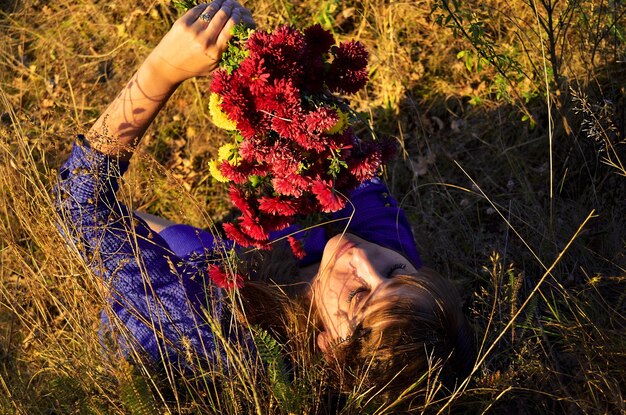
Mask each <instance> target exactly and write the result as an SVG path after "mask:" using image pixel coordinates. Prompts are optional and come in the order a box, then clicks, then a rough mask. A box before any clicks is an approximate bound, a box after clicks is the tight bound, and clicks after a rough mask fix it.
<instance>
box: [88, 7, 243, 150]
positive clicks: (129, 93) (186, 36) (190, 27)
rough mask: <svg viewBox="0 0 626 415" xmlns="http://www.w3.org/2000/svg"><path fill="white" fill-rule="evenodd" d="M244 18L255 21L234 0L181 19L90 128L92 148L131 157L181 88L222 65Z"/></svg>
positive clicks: (197, 11) (199, 10)
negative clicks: (226, 51) (222, 58)
mask: <svg viewBox="0 0 626 415" xmlns="http://www.w3.org/2000/svg"><path fill="white" fill-rule="evenodd" d="M240 22H244V23H246V24H248V25H249V26H254V21H253V19H252V16H251V14H250V11H249V10H247V9H246V8H244V7H242V6H241V5H240V4H239V3H237V2H236V1H234V0H216V1H214V2H213V3H210V4H200V5H198V6H196V7H194V8H193V9H191V10H189V11H188V12H187V13H186V14H185V15H184V16H182V17H181V18H180V19H178V20H177V21H176V23H174V25H173V26H172V28H171V30H170V31H169V32H168V33H167V34H166V35H165V37H163V39H162V40H161V42H160V43H159V44H158V45H157V46H156V48H154V50H153V51H152V53H150V55H149V56H148V57H147V58H146V60H145V61H144V62H143V64H142V65H141V66H140V67H139V69H138V70H137V72H136V73H135V74H134V75H133V76H132V78H131V79H130V80H129V81H128V83H127V84H126V86H125V87H124V89H122V91H121V92H120V93H119V94H118V95H117V97H116V98H115V100H114V101H113V102H112V103H111V104H110V105H109V107H108V108H107V109H106V110H105V111H104V112H103V113H102V115H101V116H100V118H98V120H97V121H96V123H95V124H94V125H93V127H92V128H91V129H90V131H89V133H88V134H87V139H88V141H89V142H90V144H91V146H92V148H94V149H96V150H99V151H100V152H102V153H104V154H108V155H114V156H120V158H121V160H123V161H126V160H128V159H130V157H131V156H132V154H133V151H134V149H135V147H136V146H137V144H138V143H139V140H140V139H141V137H142V136H143V134H144V133H145V131H146V129H147V128H148V127H149V126H150V124H151V123H152V120H154V118H155V117H156V115H157V114H158V112H159V110H160V109H161V108H162V107H163V105H164V104H165V103H166V102H167V100H168V99H169V97H170V96H171V95H172V94H173V93H174V91H175V90H176V88H178V86H179V85H180V84H181V83H182V82H183V81H184V80H186V79H189V78H192V77H195V76H206V75H209V74H210V73H211V72H212V71H213V70H214V69H215V68H216V67H217V65H218V62H219V59H220V57H221V55H222V52H223V51H224V50H225V49H226V44H227V43H228V41H229V40H230V38H231V37H232V34H231V29H232V28H233V26H235V25H236V24H238V23H240Z"/></svg>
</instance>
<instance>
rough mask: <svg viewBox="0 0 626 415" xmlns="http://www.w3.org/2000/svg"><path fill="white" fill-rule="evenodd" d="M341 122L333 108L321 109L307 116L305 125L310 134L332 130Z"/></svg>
mask: <svg viewBox="0 0 626 415" xmlns="http://www.w3.org/2000/svg"><path fill="white" fill-rule="evenodd" d="M337 121H339V115H337V111H336V110H334V109H332V108H327V107H319V108H317V109H315V110H314V111H311V112H309V113H308V114H307V115H306V118H305V121H304V122H305V123H306V127H307V130H308V132H309V133H314V132H316V133H322V132H324V131H327V130H330V129H331V128H332V127H333V126H334V125H335V124H337Z"/></svg>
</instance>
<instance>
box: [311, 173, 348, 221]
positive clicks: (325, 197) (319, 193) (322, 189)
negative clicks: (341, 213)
mask: <svg viewBox="0 0 626 415" xmlns="http://www.w3.org/2000/svg"><path fill="white" fill-rule="evenodd" d="M311 191H312V192H313V194H314V195H315V196H316V197H317V200H318V202H319V204H320V208H321V210H322V212H327V213H330V212H336V211H338V210H340V209H342V208H343V207H344V206H345V205H346V201H345V199H344V198H343V197H341V196H339V195H338V194H337V193H336V192H335V190H334V189H333V187H332V182H331V181H330V180H319V179H318V180H316V181H315V182H314V183H313V186H311Z"/></svg>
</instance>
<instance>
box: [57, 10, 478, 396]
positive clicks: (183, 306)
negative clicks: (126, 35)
mask: <svg viewBox="0 0 626 415" xmlns="http://www.w3.org/2000/svg"><path fill="white" fill-rule="evenodd" d="M240 22H243V23H244V24H246V25H249V26H251V27H252V26H253V25H254V21H253V19H252V16H251V14H250V12H249V11H248V10H247V9H245V8H244V7H242V6H240V5H239V4H238V3H237V2H235V1H232V0H225V1H224V0H217V1H215V2H213V3H212V4H209V5H206V4H203V5H199V6H197V7H195V8H193V9H191V10H189V11H188V12H187V13H186V14H185V15H184V16H182V17H181V18H180V19H179V20H178V21H177V22H176V23H175V24H174V26H173V27H172V29H171V30H170V32H169V33H168V34H167V35H166V36H165V37H164V38H163V39H162V40H161V42H160V43H159V45H158V46H157V47H156V48H155V49H154V50H153V51H152V53H151V54H150V55H149V56H148V58H147V59H146V60H145V62H144V63H143V64H142V65H141V67H140V68H139V70H138V71H137V73H135V75H134V76H133V77H132V78H131V79H130V81H129V82H128V84H127V85H126V87H125V88H124V89H123V90H122V92H121V93H120V94H119V95H118V96H117V97H116V99H115V100H114V101H113V102H112V103H111V105H110V106H109V107H108V108H107V110H106V111H105V112H104V113H103V114H102V115H101V117H100V118H99V119H98V121H97V122H96V123H95V125H94V126H93V127H92V128H91V130H90V131H89V133H88V135H87V138H83V137H81V138H80V139H79V140H78V141H77V142H76V143H75V144H74V147H73V149H72V153H71V155H70V157H69V159H68V160H67V162H66V163H65V164H64V165H63V167H62V168H61V170H60V183H59V186H58V189H57V193H58V209H59V213H60V216H61V218H62V225H61V227H62V230H63V233H64V235H65V236H66V237H67V239H68V241H69V242H70V243H71V244H73V246H75V247H76V248H77V249H78V250H79V251H80V253H81V255H82V256H83V258H85V260H86V261H87V262H88V263H89V265H90V266H91V267H92V269H93V271H94V273H95V274H96V275H97V276H98V277H100V278H102V280H103V281H104V283H105V287H106V290H107V291H108V292H109V293H110V304H111V307H110V310H109V312H108V313H107V314H103V320H104V321H105V326H106V331H108V332H109V333H111V334H113V335H114V336H116V337H117V338H118V341H120V342H121V343H122V344H121V345H122V349H123V350H124V351H125V352H126V353H127V354H128V355H129V356H131V355H132V356H134V358H137V359H141V361H142V362H148V363H150V364H151V365H152V366H153V367H155V368H160V369H161V370H165V371H167V372H168V373H170V372H169V371H171V370H172V369H174V371H175V372H178V373H182V374H183V375H185V376H188V375H191V376H196V375H198V374H199V373H207V372H215V371H218V370H219V371H222V372H223V373H229V372H231V371H232V370H236V369H235V368H236V367H238V366H237V364H236V360H237V359H241V358H242V357H243V358H245V359H249V360H250V361H251V362H258V363H254V364H255V365H258V366H263V363H261V362H260V361H259V359H257V357H258V356H257V352H256V347H255V344H254V341H253V340H254V336H253V334H252V333H253V332H254V330H257V328H258V327H261V328H263V329H265V330H267V331H268V332H270V333H272V334H273V335H275V336H277V337H278V338H279V340H280V341H281V342H283V343H286V344H287V347H286V350H287V352H288V354H289V357H290V358H291V360H292V362H298V361H306V360H307V359H301V358H298V357H296V356H293V353H296V351H294V350H291V349H296V347H294V346H293V344H294V343H297V342H296V341H294V340H293V337H294V336H295V337H298V336H302V333H311V332H313V333H315V335H314V336H315V341H314V342H313V343H315V344H316V347H318V348H319V350H320V351H321V352H322V354H323V356H324V357H325V360H326V362H327V364H328V365H329V367H330V368H332V369H333V370H331V372H332V373H335V374H336V375H337V376H334V377H333V379H334V380H335V381H337V382H340V384H336V385H335V388H336V389H337V390H341V391H346V390H352V389H353V388H355V387H356V385H359V386H360V387H361V389H362V390H367V389H369V388H372V389H371V390H372V391H373V392H378V391H380V390H382V393H381V394H380V396H385V397H387V398H388V399H392V398H394V397H397V396H398V395H400V394H401V393H402V392H403V391H404V390H405V389H406V388H408V387H410V386H411V385H412V384H414V383H416V382H417V381H418V380H419V379H420V378H421V377H422V376H423V375H424V373H426V372H427V371H428V370H429V369H432V368H439V369H441V374H440V379H442V380H444V381H445V383H447V384H448V385H449V386H453V385H454V384H455V383H457V382H458V381H459V380H460V379H462V378H463V377H464V376H465V375H467V373H468V372H469V370H470V368H471V365H472V357H473V353H474V351H473V336H472V334H471V332H470V330H469V329H468V326H467V323H466V321H465V319H464V316H463V315H462V313H461V311H460V300H459V298H458V295H457V294H456V293H455V289H454V288H453V286H452V285H451V284H450V283H449V282H448V281H447V280H445V279H444V278H442V277H440V276H439V275H437V274H436V273H434V272H432V271H429V270H427V269H425V268H423V267H422V266H421V262H420V258H419V255H418V252H417V249H416V245H415V242H414V239H413V235H412V232H411V229H410V226H409V224H408V222H407V220H406V217H405V215H404V213H403V212H402V210H401V209H399V208H398V206H397V204H396V201H395V200H394V199H393V198H392V197H391V196H389V194H388V189H387V188H386V186H385V185H384V184H383V183H382V182H381V181H380V180H378V179H373V180H370V181H368V182H366V183H364V184H363V185H361V186H360V187H359V188H358V189H356V190H355V191H353V192H352V193H351V195H350V206H348V207H346V208H344V209H343V210H341V211H339V212H336V213H335V214H334V218H335V219H337V222H336V223H340V224H342V226H341V227H339V226H338V227H337V228H336V229H335V233H334V234H333V233H331V232H332V231H330V230H329V229H327V228H322V227H318V228H314V229H312V230H310V231H309V232H308V233H307V235H306V237H305V238H304V239H303V241H304V249H305V251H306V256H305V257H304V259H302V260H300V261H296V260H295V259H294V258H293V257H291V259H290V260H285V257H284V256H283V257H280V258H279V256H280V254H279V253H278V254H277V252H279V251H280V249H278V248H277V249H276V250H275V252H272V253H270V254H269V255H265V256H263V255H261V257H262V258H261V260H260V262H259V258H258V257H259V256H255V255H248V256H247V258H248V260H249V264H248V267H247V269H248V272H247V274H248V275H246V277H247V279H249V280H250V281H247V282H245V284H243V287H241V289H240V290H238V291H236V293H235V294H233V293H232V292H230V291H229V290H225V289H222V288H220V287H219V286H218V285H221V286H224V285H226V284H224V281H222V282H221V283H218V282H217V281H215V277H214V279H213V280H211V278H209V275H208V270H209V269H210V267H212V266H214V264H215V263H216V262H218V261H220V260H224V252H226V251H227V250H228V249H230V248H232V247H233V245H234V244H233V243H232V242H229V241H224V240H221V239H217V238H214V237H213V235H211V234H209V233H207V232H205V231H201V230H199V229H195V228H192V227H190V226H187V225H176V224H172V223H170V222H168V221H166V220H164V219H161V218H157V217H154V216H151V215H147V214H135V213H133V212H131V211H129V209H128V208H127V207H126V206H124V205H123V204H121V203H120V202H119V201H118V200H117V199H116V196H115V193H116V191H117V189H118V180H119V178H120V176H121V175H122V174H123V173H124V171H125V170H126V169H127V167H128V161H129V159H130V158H131V156H132V154H133V150H134V148H135V147H136V145H137V143H138V142H139V140H140V138H141V137H142V135H143V134H144V132H145V131H146V129H147V128H148V126H149V125H150V123H151V122H152V120H153V119H154V117H155V116H156V115H157V113H158V112H159V110H160V109H161V108H162V106H163V105H164V104H165V103H166V102H167V100H168V98H169V97H170V96H171V95H172V93H173V92H174V91H175V90H176V88H177V87H178V86H179V85H180V84H181V83H182V82H183V81H184V80H186V79H189V78H192V77H195V76H206V75H208V74H210V73H211V72H212V71H213V70H214V69H215V68H216V66H217V65H218V62H219V60H220V56H221V54H222V52H223V51H224V50H225V48H226V45H227V42H228V41H229V39H230V38H231V36H232V35H231V29H232V28H233V27H234V26H235V25H236V24H238V23H240ZM342 218H344V219H346V218H349V219H350V220H349V221H348V220H343V221H341V219H342ZM291 230H293V229H292V228H290V229H288V230H287V231H284V232H283V233H282V234H283V235H284V234H286V233H287V232H289V231H291ZM276 236H278V235H276ZM277 245H280V244H277ZM235 249H236V247H235ZM240 251H241V250H240ZM255 261H256V262H255ZM268 281H271V283H270V282H268ZM277 281H278V282H282V285H280V284H278V283H276V282H277ZM240 306H241V307H240ZM238 307H240V308H242V310H239V311H237V310H238ZM303 316H304V317H305V318H302V317H303ZM231 320H232V321H231ZM235 320H236V322H237V324H231V323H233V321H235ZM305 337H306V336H305ZM228 345H232V346H233V349H236V350H242V351H243V353H242V354H241V355H239V356H233V354H232V352H229V350H228V349H229V348H228V347H227V346H228ZM290 348H291V349H290Z"/></svg>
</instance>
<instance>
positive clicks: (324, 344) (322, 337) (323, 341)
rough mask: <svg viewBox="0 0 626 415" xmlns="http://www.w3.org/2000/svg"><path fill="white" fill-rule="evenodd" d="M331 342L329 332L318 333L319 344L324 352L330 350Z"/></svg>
mask: <svg viewBox="0 0 626 415" xmlns="http://www.w3.org/2000/svg"><path fill="white" fill-rule="evenodd" d="M329 344H330V339H329V336H328V332H326V331H322V332H320V334H318V335H317V346H318V347H319V348H320V350H321V351H322V352H324V354H326V352H327V351H328V346H329Z"/></svg>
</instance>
